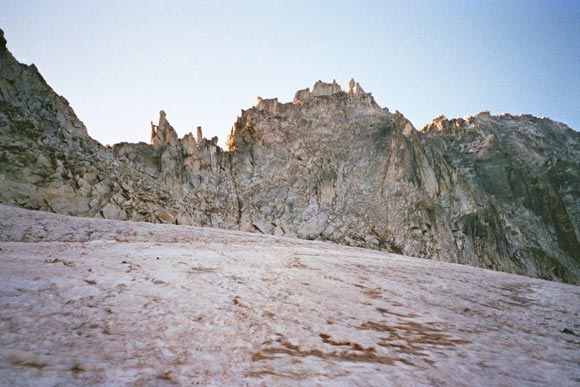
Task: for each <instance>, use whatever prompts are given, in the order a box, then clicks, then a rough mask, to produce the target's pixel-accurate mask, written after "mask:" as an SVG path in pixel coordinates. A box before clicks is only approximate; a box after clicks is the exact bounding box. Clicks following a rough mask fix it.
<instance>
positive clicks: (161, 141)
mask: <svg viewBox="0 0 580 387" xmlns="http://www.w3.org/2000/svg"><path fill="white" fill-rule="evenodd" d="M166 117H167V115H166V114H165V112H164V111H163V110H161V111H160V112H159V123H158V124H157V125H155V124H153V122H151V140H150V144H151V145H153V146H154V147H160V146H164V145H176V144H177V143H178V137H177V133H176V132H175V129H173V127H172V126H171V125H170V124H169V121H167V118H166Z"/></svg>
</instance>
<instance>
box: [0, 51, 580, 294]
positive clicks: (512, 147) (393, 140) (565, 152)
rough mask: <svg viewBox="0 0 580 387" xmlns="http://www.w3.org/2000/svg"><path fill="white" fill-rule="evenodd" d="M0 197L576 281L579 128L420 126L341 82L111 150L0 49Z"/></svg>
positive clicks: (468, 123) (533, 121) (466, 123)
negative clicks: (210, 127)
mask: <svg viewBox="0 0 580 387" xmlns="http://www.w3.org/2000/svg"><path fill="white" fill-rule="evenodd" d="M0 60H1V62H0V93H1V94H0V202H2V203H7V204H11V205H17V206H22V207H26V208H31V209H40V210H45V211H52V212H57V213H63V214H71V215H79V216H89V217H102V218H109V219H129V220H140V221H148V222H162V223H175V224H190V225H202V226H212V227H220V228H227V229H238V230H244V231H254V232H260V233H264V234H274V235H284V236H291V237H298V238H305V239H319V240H328V241H335V242H337V243H341V244H347V245H353V246H360V247H367V248H373V249H384V250H389V251H393V252H397V253H403V254H406V255H413V256H418V257H423V258H430V259H437V260H442V261H448V262H456V263H462V264H468V265H473V266H479V267H484V268H490V269H494V270H502V271H508V272H512V273H519V274H525V275H529V276H533V277H540V278H546V279H553V280H559V281H566V282H572V283H580V255H579V252H580V232H579V230H580V224H579V222H580V153H579V152H580V151H579V149H580V135H579V134H578V133H577V132H574V131H573V130H571V129H570V128H568V127H566V126H565V125H563V124H560V123H557V122H554V121H551V120H549V119H540V118H536V117H532V116H528V115H523V116H517V117H516V116H511V115H501V116H492V115H490V114H489V113H486V112H483V113H479V114H477V115H475V116H473V117H466V118H464V119H453V120H449V119H447V118H445V117H443V116H441V117H438V118H436V119H435V120H434V121H433V122H432V123H431V124H429V125H427V126H426V127H425V128H423V129H422V130H421V131H417V130H416V129H415V128H414V127H413V125H412V124H411V123H410V122H409V121H408V120H407V119H406V118H405V117H404V116H403V115H402V114H400V113H399V112H395V113H392V112H390V111H389V110H388V109H386V108H381V107H380V106H379V105H378V104H377V103H376V102H375V100H374V98H373V97H372V94H371V93H367V92H365V91H364V90H363V88H362V87H361V86H360V84H358V83H357V82H355V81H354V80H350V81H349V83H348V87H347V90H346V91H344V90H343V89H342V88H341V87H340V85H338V84H337V83H336V81H334V82H332V83H324V82H321V81H319V82H317V83H316V84H315V85H314V87H313V88H312V91H311V90H310V89H303V90H300V91H298V92H297V93H296V96H295V98H294V100H293V102H290V103H281V102H279V101H278V99H276V98H274V99H262V98H258V101H257V103H256V105H255V106H253V107H251V108H249V109H248V110H242V113H241V115H240V117H238V119H237V120H236V122H235V124H234V126H233V127H232V131H231V134H230V136H229V138H228V140H227V146H226V150H223V149H221V148H220V147H219V146H218V145H217V138H215V137H214V138H212V139H206V138H204V137H203V135H202V131H201V128H200V127H198V128H197V132H196V135H195V136H194V135H193V134H191V133H189V134H187V135H185V136H184V137H183V138H179V137H178V136H177V133H176V131H175V130H174V128H173V127H172V126H171V124H170V123H169V121H168V120H167V117H166V114H165V113H164V112H161V113H160V116H159V121H158V123H157V124H153V123H152V124H151V141H150V144H145V143H139V144H128V143H121V144H116V145H114V146H112V147H104V146H102V145H101V144H99V143H98V142H96V141H94V140H93V139H91V138H90V137H89V136H88V134H87V132H86V129H85V127H84V125H82V122H81V121H80V120H79V119H78V118H77V117H76V115H75V114H74V112H73V111H72V109H71V108H70V106H69V105H68V103H66V100H65V99H64V98H62V97H60V96H58V95H57V94H56V93H54V92H53V91H52V89H51V88H50V87H49V86H48V85H47V84H46V82H45V81H44V80H43V79H42V77H41V76H40V74H39V73H38V71H37V70H36V68H35V67H33V66H26V65H22V64H19V63H18V62H17V61H16V60H15V59H14V58H13V57H12V55H11V54H10V53H9V52H8V50H7V49H6V48H5V45H2V47H1V48H0Z"/></svg>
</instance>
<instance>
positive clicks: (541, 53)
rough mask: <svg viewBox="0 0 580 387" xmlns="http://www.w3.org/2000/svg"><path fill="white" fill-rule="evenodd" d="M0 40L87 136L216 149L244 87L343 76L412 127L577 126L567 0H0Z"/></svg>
mask: <svg viewBox="0 0 580 387" xmlns="http://www.w3.org/2000/svg"><path fill="white" fill-rule="evenodd" d="M0 28H2V29H3V30H4V33H5V37H6V39H7V40H8V48H9V49H10V50H11V52H12V53H13V54H14V55H15V56H16V58H17V59H18V60H19V61H21V62H23V63H26V64H31V63H34V64H36V65H37V67H38V68H39V70H40V72H41V73H42V75H43V76H44V78H45V79H46V80H47V82H48V83H49V84H50V85H51V86H52V87H53V88H54V89H55V91H56V92H57V93H59V94H61V95H63V96H65V97H66V98H67V100H68V101H69V102H70V103H71V105H72V107H73V108H74V110H75V111H76V113H77V115H78V116H79V118H80V119H81V120H82V121H83V122H84V123H85V125H86V126H87V129H88V131H89V134H90V135H91V136H92V137H93V138H95V139H97V140H98V141H100V142H101V143H103V144H113V143H117V142H121V141H128V142H138V141H145V142H148V141H149V135H150V125H149V122H150V121H157V119H158V112H159V111H160V110H165V111H166V113H167V118H168V120H169V122H170V123H171V124H172V125H173V127H174V128H175V129H176V131H177V133H178V134H179V135H180V136H183V135H185V134H186V133H188V132H191V131H194V130H195V128H196V127H197V126H202V128H203V131H204V136H205V137H213V136H218V137H219V142H220V144H223V143H224V142H225V140H226V137H227V135H228V134H229V132H230V128H231V126H232V124H233V123H234V122H235V120H236V117H237V116H238V115H239V114H240V109H247V108H249V107H251V106H253V105H254V104H255V101H256V97H257V96H261V97H262V98H274V97H278V98H279V100H280V101H281V102H289V101H291V100H292V98H293V96H294V93H295V92H296V90H298V89H302V88H305V87H312V85H313V84H314V82H315V81H317V80H319V79H321V80H324V81H328V82H331V81H332V80H333V79H336V80H337V82H338V83H339V84H341V85H342V86H343V88H346V83H347V81H348V79H349V78H350V77H354V78H355V80H357V81H359V82H360V84H361V85H362V87H363V88H364V89H365V91H370V92H372V93H373V95H374V97H375V99H376V101H377V102H378V103H379V104H380V105H381V106H383V107H388V108H389V109H390V110H391V111H395V110H399V111H400V112H401V113H403V114H404V115H405V116H406V117H407V118H408V119H410V120H411V122H412V123H413V124H414V126H415V127H416V128H421V127H422V126H423V125H425V124H426V123H428V122H430V121H431V120H432V119H433V118H434V117H436V116H438V115H439V114H445V115H446V116H447V117H449V118H451V117H463V116H465V115H470V114H475V113H477V112H479V111H482V110H489V111H491V113H492V114H500V113H503V112H508V113H512V114H520V113H529V114H533V115H536V116H540V117H543V116H546V117H550V118H552V119H554V120H557V121H561V122H564V123H566V124H567V125H568V126H570V127H572V128H573V129H575V130H580V0H576V1H558V0H547V1H534V0H520V1H509V0H504V1H491V0H490V1H476V0H469V1H466V0H459V1H444V0H442V1H420V0H417V1H403V0H400V1H386V0H377V1H365V0H356V1H338V0H336V1H317V0H309V1H302V0H292V1H290V0H287V1H273V0H267V1H266V0H261V1H253V0H243V1H225V0H223V1H222V0H218V1H207V2H202V1H174V0H165V1H151V0H139V1H122V0H114V1H110V0H99V1H91V0H76V1H73V0H68V1H65V0H39V1H34V0H14V1H7V0H0Z"/></svg>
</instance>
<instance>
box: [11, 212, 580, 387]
mask: <svg viewBox="0 0 580 387" xmlns="http://www.w3.org/2000/svg"><path fill="white" fill-rule="evenodd" d="M0 240H1V241H2V242H0V248H1V250H0V305H1V308H0V384H1V385H12V384H17V385H34V386H43V385H47V386H48V385H55V384H65V385H66V384H75V385H76V384H79V385H80V384H108V385H119V384H132V385H165V384H167V385H169V384H175V383H178V384H187V385H191V384H204V385H206V384H210V385H248V384H249V385H297V384H298V385H308V386H310V385H326V384H329V385H377V386H384V385H430V384H434V385H454V386H457V385H504V386H505V385H526V386H534V385H554V386H555V385H557V386H574V385H578V382H579V380H580V366H579V365H578V364H580V337H578V332H579V331H580V325H579V316H580V287H577V286H572V285H565V284H560V283H554V282H547V281H542V280H536V279H531V278H526V277H520V276H516V275H510V274H505V273H498V272H492V271H486V270H482V269H476V268H470V267H466V266H461V265H453V264H447V263H442V262H435V261H428V260H422V259H416V258H409V257H404V256H398V255H393V254H386V253H381V252H376V251H370V250H363V249H356V248H348V247H343V246H337V245H334V244H330V243H321V242H309V241H301V240H297V239H285V238H278V237H272V236H261V235H256V234H249V233H242V232H233V231H224V230H216V229H209V228H196V227H186V226H171V225H154V224H147V223H131V222H120V221H105V220H94V219H84V218H73V217H66V216H60V215H54V214H47V213H41V212H34V211H27V210H22V209H16V208H11V207H6V206H0Z"/></svg>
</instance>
